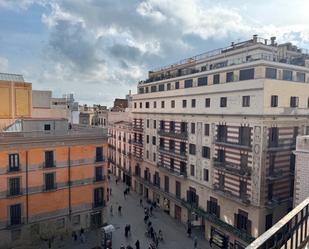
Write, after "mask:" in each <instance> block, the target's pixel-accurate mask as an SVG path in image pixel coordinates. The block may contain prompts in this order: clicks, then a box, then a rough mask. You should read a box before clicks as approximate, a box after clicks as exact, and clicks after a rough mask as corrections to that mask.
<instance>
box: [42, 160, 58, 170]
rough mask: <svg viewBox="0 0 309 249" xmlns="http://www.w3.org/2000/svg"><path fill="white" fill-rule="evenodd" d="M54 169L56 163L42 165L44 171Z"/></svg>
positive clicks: (47, 162)
mask: <svg viewBox="0 0 309 249" xmlns="http://www.w3.org/2000/svg"><path fill="white" fill-rule="evenodd" d="M55 167H56V161H51V162H49V161H46V162H44V163H43V168H44V169H49V168H55Z"/></svg>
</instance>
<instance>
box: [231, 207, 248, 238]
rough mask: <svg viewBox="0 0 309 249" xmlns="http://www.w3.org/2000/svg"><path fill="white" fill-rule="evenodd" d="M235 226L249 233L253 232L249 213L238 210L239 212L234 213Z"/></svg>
mask: <svg viewBox="0 0 309 249" xmlns="http://www.w3.org/2000/svg"><path fill="white" fill-rule="evenodd" d="M234 220H235V226H236V227H237V228H238V229H240V230H243V231H246V232H247V233H249V234H251V221H250V220H249V219H248V213H247V212H244V211H242V210H238V214H234Z"/></svg>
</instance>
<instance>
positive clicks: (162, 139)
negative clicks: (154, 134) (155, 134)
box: [160, 137, 164, 149]
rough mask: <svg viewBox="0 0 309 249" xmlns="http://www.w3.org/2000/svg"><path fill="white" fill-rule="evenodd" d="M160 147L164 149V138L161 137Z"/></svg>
mask: <svg viewBox="0 0 309 249" xmlns="http://www.w3.org/2000/svg"><path fill="white" fill-rule="evenodd" d="M160 148H162V149H164V138H162V137H160Z"/></svg>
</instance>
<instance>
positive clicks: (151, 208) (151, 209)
mask: <svg viewBox="0 0 309 249" xmlns="http://www.w3.org/2000/svg"><path fill="white" fill-rule="evenodd" d="M152 211H153V207H152V205H151V206H150V216H152Z"/></svg>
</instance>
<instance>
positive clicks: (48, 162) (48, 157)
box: [45, 151, 55, 168]
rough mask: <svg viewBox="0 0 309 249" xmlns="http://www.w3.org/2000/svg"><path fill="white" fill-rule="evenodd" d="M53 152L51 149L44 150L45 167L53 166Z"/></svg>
mask: <svg viewBox="0 0 309 249" xmlns="http://www.w3.org/2000/svg"><path fill="white" fill-rule="evenodd" d="M54 166H55V164H54V152H53V151H45V167H46V168H49V167H54Z"/></svg>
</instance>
